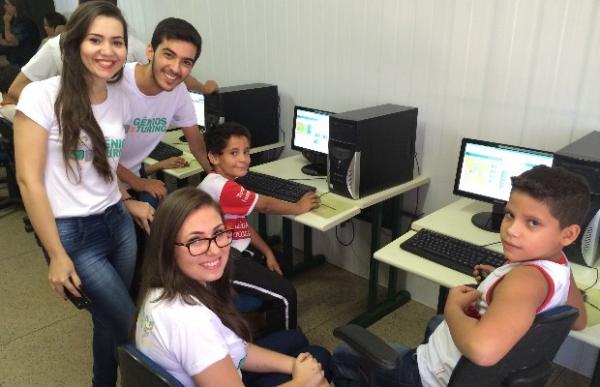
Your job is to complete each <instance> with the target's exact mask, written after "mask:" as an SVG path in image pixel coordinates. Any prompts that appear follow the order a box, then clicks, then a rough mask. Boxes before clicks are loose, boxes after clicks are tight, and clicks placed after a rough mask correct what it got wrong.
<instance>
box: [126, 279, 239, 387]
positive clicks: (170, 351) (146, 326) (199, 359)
mask: <svg viewBox="0 0 600 387" xmlns="http://www.w3.org/2000/svg"><path fill="white" fill-rule="evenodd" d="M162 291H163V289H162V288H159V289H153V290H152V291H151V292H150V293H149V295H148V296H147V297H146V299H145V300H144V303H143V305H142V307H141V309H140V313H139V315H138V319H137V322H136V329H135V345H136V346H137V347H138V348H139V349H140V351H142V352H143V353H144V354H145V355H146V356H148V357H149V358H151V359H152V360H154V361H155V362H156V363H158V364H160V365H161V366H162V367H163V368H164V369H165V370H166V371H168V372H169V373H170V374H171V375H173V376H174V377H175V378H177V379H178V380H179V381H180V382H181V383H183V384H184V385H185V386H190V387H195V384H194V382H193V381H192V378H191V376H193V375H197V374H199V373H201V372H202V371H204V370H205V369H206V368H208V367H209V366H210V365H212V364H214V363H216V362H217V361H219V360H222V359H224V358H225V356H230V357H231V360H232V361H233V364H234V365H235V367H236V368H237V369H238V373H240V367H241V366H242V364H243V363H244V360H245V359H246V354H247V350H246V348H247V344H246V342H245V341H244V340H242V339H241V338H240V337H239V336H238V335H236V334H235V333H234V332H233V331H232V330H231V329H229V328H227V327H226V326H225V325H223V323H222V322H221V319H219V317H218V316H217V315H216V314H215V313H214V312H213V311H212V310H210V309H208V308H207V307H206V306H204V305H203V304H200V303H198V304H197V305H188V304H186V303H185V302H183V300H182V299H181V298H180V297H177V298H175V299H173V300H170V301H165V300H160V301H156V302H153V300H156V299H157V298H158V297H159V296H160V294H162ZM240 378H241V373H240Z"/></svg>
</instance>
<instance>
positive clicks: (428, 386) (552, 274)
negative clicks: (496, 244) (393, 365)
mask: <svg viewBox="0 0 600 387" xmlns="http://www.w3.org/2000/svg"><path fill="white" fill-rule="evenodd" d="M522 265H527V266H534V267H536V268H538V269H539V270H540V272H541V273H542V274H543V275H544V276H545V277H546V279H547V280H548V284H549V285H550V290H549V292H548V295H547V297H546V300H545V301H544V302H543V303H542V305H540V307H539V308H538V311H537V313H541V312H544V311H546V310H548V309H551V308H554V307H556V306H559V305H564V304H566V303H567V297H568V295H569V285H570V283H571V268H570V266H569V262H568V260H567V258H566V256H565V255H564V254H563V255H562V257H561V260H560V261H559V262H553V261H548V260H536V261H527V262H517V263H511V264H506V265H503V266H500V267H499V268H497V269H496V270H494V271H493V272H491V273H490V274H489V275H488V276H487V277H486V278H485V280H483V281H482V282H481V283H480V284H479V286H478V287H477V290H478V291H479V292H481V297H480V298H479V299H478V300H477V301H476V302H475V303H474V305H473V306H472V307H471V309H470V310H469V311H468V314H469V316H471V317H474V318H481V316H482V315H484V314H485V312H486V311H487V309H488V305H489V302H490V301H491V296H492V290H493V289H494V288H495V286H496V285H497V284H498V283H500V281H501V280H502V278H504V276H505V275H506V274H508V273H509V272H510V271H511V270H513V269H515V268H517V267H519V266H522ZM490 333H491V334H493V332H490ZM461 356H462V354H461V352H460V350H459V349H458V348H457V347H456V344H454V340H452V336H451V334H450V329H449V327H448V324H447V323H446V321H445V320H444V321H443V322H442V323H440V325H439V326H438V327H437V328H436V329H435V331H433V333H432V334H431V336H430V337H429V340H428V342H427V344H421V345H419V346H418V347H417V363H418V365H419V374H420V375H421V382H422V384H423V386H425V387H433V386H435V387H442V386H447V385H448V382H449V381H450V376H452V371H453V370H454V367H456V364H457V363H458V361H459V360H460V357H461Z"/></svg>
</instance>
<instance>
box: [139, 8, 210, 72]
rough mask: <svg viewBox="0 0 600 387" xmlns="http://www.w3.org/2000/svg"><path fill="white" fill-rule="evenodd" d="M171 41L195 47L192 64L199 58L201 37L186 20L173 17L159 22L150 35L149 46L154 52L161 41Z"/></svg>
mask: <svg viewBox="0 0 600 387" xmlns="http://www.w3.org/2000/svg"><path fill="white" fill-rule="evenodd" d="M171 39H173V40H182V41H184V42H189V43H192V44H193V45H194V46H196V56H195V57H194V62H195V61H196V60H197V59H198V57H199V56H200V51H202V37H201V36H200V34H199V33H198V30H196V28H194V26H193V25H191V24H190V23H189V22H187V21H186V20H183V19H178V18H175V17H168V18H166V19H163V20H161V21H160V22H159V23H158V25H157V26H156V28H155V29H154V32H153V33H152V40H151V41H150V45H151V46H152V49H153V50H154V51H156V49H157V48H158V46H159V45H160V44H161V43H162V42H163V41H165V40H171Z"/></svg>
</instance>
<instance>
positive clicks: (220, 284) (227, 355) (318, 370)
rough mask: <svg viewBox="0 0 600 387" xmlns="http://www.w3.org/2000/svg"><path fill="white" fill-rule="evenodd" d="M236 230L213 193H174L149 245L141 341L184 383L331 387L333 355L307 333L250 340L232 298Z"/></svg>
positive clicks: (138, 326) (137, 334) (146, 350)
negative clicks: (313, 342) (310, 341)
mask: <svg viewBox="0 0 600 387" xmlns="http://www.w3.org/2000/svg"><path fill="white" fill-rule="evenodd" d="M232 234H233V230H229V229H226V228H225V223H224V221H223V215H222V213H221V210H220V208H219V206H218V204H217V203H215V202H214V201H213V200H212V198H211V197H210V196H209V195H208V194H207V193H205V192H203V191H201V190H197V189H194V188H182V189H180V190H177V191H175V192H174V193H172V194H170V195H169V196H167V198H166V199H165V201H164V202H163V203H162V204H161V205H160V207H159V209H158V212H157V214H156V218H155V220H154V223H153V224H152V232H151V233H150V238H149V240H148V244H147V245H146V253H145V257H144V263H143V268H142V285H141V289H140V295H139V297H140V299H139V305H140V310H139V313H138V317H137V324H136V331H135V342H136V345H137V346H138V347H139V348H140V350H141V351H142V352H144V353H145V354H146V355H147V356H149V357H150V358H152V359H153V360H154V361H155V362H157V363H158V364H161V365H162V366H163V367H164V368H165V369H167V370H168V371H169V372H170V373H171V374H172V375H173V376H175V377H176V378H177V379H179V380H180V381H181V382H182V383H183V384H184V385H185V386H203V387H204V386H219V387H222V386H227V387H231V386H233V387H235V386H242V385H246V386H275V385H285V386H303V387H311V386H328V385H329V383H328V382H327V380H326V378H327V377H329V372H328V369H329V358H330V355H329V353H328V352H327V350H325V349H324V348H321V347H317V346H309V345H308V341H307V340H306V338H305V337H304V335H302V334H301V333H300V332H298V331H296V330H287V331H280V332H276V333H273V334H270V335H268V336H266V337H264V338H261V339H260V340H257V342H256V343H251V335H250V331H249V329H248V327H247V325H246V323H245V321H244V320H243V319H242V317H241V316H240V315H239V314H238V312H237V311H236V309H235V307H234V306H233V303H232V292H233V291H232V286H231V278H232V273H231V271H232V268H233V265H232V263H231V261H230V259H229V252H230V248H231V247H230V245H231V241H232ZM267 348H268V349H267ZM324 370H325V371H324ZM241 376H242V377H241ZM242 383H243V384H242Z"/></svg>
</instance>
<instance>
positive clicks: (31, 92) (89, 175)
mask: <svg viewBox="0 0 600 387" xmlns="http://www.w3.org/2000/svg"><path fill="white" fill-rule="evenodd" d="M61 50H62V56H63V70H62V76H60V77H54V78H50V79H47V80H45V81H40V82H33V83H31V84H30V85H28V86H27V87H26V88H25V90H24V91H23V94H22V95H21V98H20V99H19V103H18V105H17V113H16V115H15V120H14V128H15V154H16V166H17V179H18V182H19V187H20V190H21V194H22V197H23V202H24V204H25V209H26V211H27V214H28V216H29V218H30V220H31V223H32V224H33V227H34V229H35V232H36V234H37V236H38V237H39V239H40V240H41V242H42V245H43V248H44V250H45V253H46V254H47V257H48V258H49V264H50V269H49V273H48V279H49V282H50V286H51V287H52V288H53V289H54V291H55V292H56V293H58V294H59V295H60V296H62V297H65V296H66V295H67V292H68V293H70V295H74V296H80V295H81V294H80V290H81V291H83V292H84V293H85V294H86V295H87V296H88V297H89V299H90V300H91V305H90V306H88V310H89V311H90V313H91V315H92V320H93V324H94V334H93V344H92V346H93V347H92V350H93V356H94V367H93V385H94V386H115V384H116V379H117V362H116V358H115V349H116V346H117V345H119V344H123V343H126V342H127V339H128V331H129V327H130V324H131V323H132V319H133V316H134V314H135V306H134V303H133V301H132V300H131V298H130V296H129V294H128V289H129V286H130V284H131V279H132V276H133V270H134V267H135V259H136V241H135V232H134V227H133V222H132V219H131V217H130V216H129V214H128V210H129V211H130V212H132V214H136V216H137V217H136V220H137V221H147V220H148V219H151V217H152V214H153V211H154V210H153V209H151V208H150V207H149V206H148V205H147V204H144V203H140V202H137V201H134V200H129V199H130V198H129V197H128V195H127V194H126V193H125V194H123V195H127V196H122V193H121V191H120V188H119V186H118V184H117V178H116V167H117V163H118V160H119V156H120V153H121V149H122V147H123V141H124V138H125V130H124V123H127V122H128V120H129V108H128V103H127V98H126V96H125V95H124V94H123V92H122V91H121V90H120V88H119V87H117V86H115V85H113V84H112V83H113V82H114V81H116V80H118V79H119V78H120V76H121V74H122V69H123V64H124V63H125V57H126V55H127V26H126V23H125V20H124V18H123V16H122V15H121V12H120V11H119V9H118V8H117V7H116V6H114V5H112V4H111V3H109V2H105V1H91V2H87V3H85V4H83V5H81V6H80V7H78V8H77V9H76V10H75V12H74V13H73V15H72V16H71V18H70V19H69V21H68V23H67V26H66V31H65V32H64V33H63V34H62V35H61ZM145 226H146V228H147V223H146V224H145Z"/></svg>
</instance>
